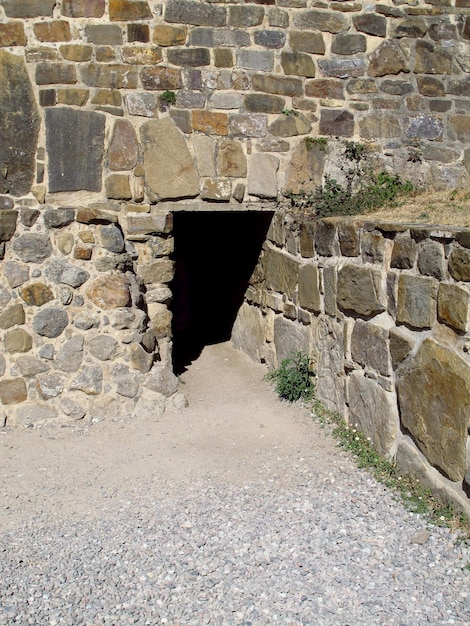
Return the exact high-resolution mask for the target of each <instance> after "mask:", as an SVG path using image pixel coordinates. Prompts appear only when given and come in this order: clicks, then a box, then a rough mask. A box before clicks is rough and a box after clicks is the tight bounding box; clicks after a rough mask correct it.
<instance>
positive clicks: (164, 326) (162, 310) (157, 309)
mask: <svg viewBox="0 0 470 626" xmlns="http://www.w3.org/2000/svg"><path fill="white" fill-rule="evenodd" d="M148 314H149V317H150V323H149V328H150V329H151V330H152V331H153V333H154V334H155V337H156V338H157V339H162V338H164V337H170V336H171V321H172V314H171V311H170V310H169V309H168V307H167V306H166V304H161V303H152V304H150V305H149V310H148Z"/></svg>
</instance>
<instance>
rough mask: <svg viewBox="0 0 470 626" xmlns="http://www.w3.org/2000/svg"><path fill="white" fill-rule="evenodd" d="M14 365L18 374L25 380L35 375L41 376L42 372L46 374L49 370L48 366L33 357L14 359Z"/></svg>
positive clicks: (24, 356) (23, 356)
mask: <svg viewBox="0 0 470 626" xmlns="http://www.w3.org/2000/svg"><path fill="white" fill-rule="evenodd" d="M16 364H17V366H18V369H19V370H20V373H21V375H22V376H24V377H25V378H29V377H31V376H36V375H37V374H41V373H42V372H47V370H48V369H49V365H47V363H44V361H41V359H38V358H37V357H35V356H29V355H28V356H26V355H22V356H19V357H18V358H17V359H16Z"/></svg>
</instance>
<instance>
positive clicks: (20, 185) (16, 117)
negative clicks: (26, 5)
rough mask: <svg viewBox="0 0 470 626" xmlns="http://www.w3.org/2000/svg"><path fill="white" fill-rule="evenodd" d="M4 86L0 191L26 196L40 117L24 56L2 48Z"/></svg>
mask: <svg viewBox="0 0 470 626" xmlns="http://www.w3.org/2000/svg"><path fill="white" fill-rule="evenodd" d="M17 4H19V3H17ZM0 85H1V86H2V88H1V89H0V111H1V128H2V141H1V142H0V193H11V194H12V195H14V196H23V195H25V194H27V193H29V191H31V185H32V183H33V178H34V170H35V159H36V147H37V140H38V134H39V116H38V111H37V106H36V100H35V98H34V93H33V90H32V87H31V82H30V80H29V76H28V72H27V70H26V64H25V62H24V59H23V57H22V56H17V55H13V54H10V53H9V52H6V51H5V50H0Z"/></svg>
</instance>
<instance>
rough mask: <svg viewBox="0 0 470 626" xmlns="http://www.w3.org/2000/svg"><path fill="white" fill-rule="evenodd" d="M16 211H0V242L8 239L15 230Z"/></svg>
mask: <svg viewBox="0 0 470 626" xmlns="http://www.w3.org/2000/svg"><path fill="white" fill-rule="evenodd" d="M17 220H18V211H10V210H3V211H1V212H0V242H2V241H10V239H11V238H12V237H13V235H14V234H15V231H16V222H17Z"/></svg>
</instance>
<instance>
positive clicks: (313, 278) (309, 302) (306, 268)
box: [299, 263, 321, 313]
mask: <svg viewBox="0 0 470 626" xmlns="http://www.w3.org/2000/svg"><path fill="white" fill-rule="evenodd" d="M299 304H300V306H301V307H303V308H305V309H308V310H309V311H314V312H315V313H320V312H321V296H320V277H319V273H318V267H317V266H316V265H312V264H311V263H309V264H307V265H301V266H300V268H299Z"/></svg>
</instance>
